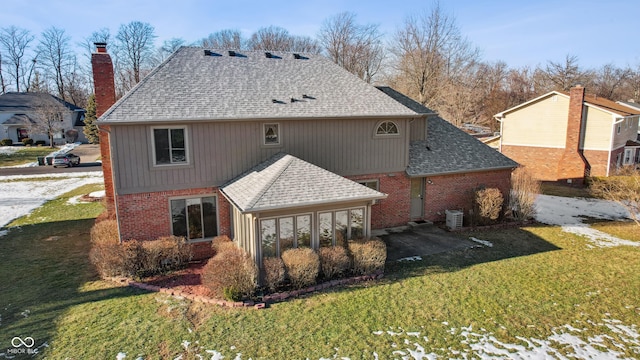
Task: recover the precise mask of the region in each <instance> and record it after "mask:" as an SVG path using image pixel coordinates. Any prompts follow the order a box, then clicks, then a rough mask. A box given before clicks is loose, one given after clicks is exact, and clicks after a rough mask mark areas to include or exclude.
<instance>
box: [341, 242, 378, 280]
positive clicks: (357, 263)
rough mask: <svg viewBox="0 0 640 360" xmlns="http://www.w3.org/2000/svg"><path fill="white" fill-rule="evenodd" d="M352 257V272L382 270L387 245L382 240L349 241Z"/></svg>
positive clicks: (366, 272) (364, 272)
mask: <svg viewBox="0 0 640 360" xmlns="http://www.w3.org/2000/svg"><path fill="white" fill-rule="evenodd" d="M349 250H350V251H351V256H352V257H353V272H354V273H356V274H360V275H364V274H373V273H375V272H377V271H384V263H385V261H387V245H386V244H385V243H384V242H383V241H382V240H377V239H376V240H368V241H364V242H362V241H353V242H350V243H349Z"/></svg>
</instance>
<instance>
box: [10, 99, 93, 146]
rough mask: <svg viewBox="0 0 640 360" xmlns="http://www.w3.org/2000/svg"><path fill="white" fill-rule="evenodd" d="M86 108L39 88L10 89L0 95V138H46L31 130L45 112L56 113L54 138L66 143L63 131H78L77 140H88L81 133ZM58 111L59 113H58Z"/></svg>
mask: <svg viewBox="0 0 640 360" xmlns="http://www.w3.org/2000/svg"><path fill="white" fill-rule="evenodd" d="M84 113H85V110H84V109H82V108H80V107H77V106H75V105H73V104H71V103H68V102H66V101H64V100H62V99H60V98H57V97H55V96H53V95H50V94H47V93H41V92H9V93H6V94H2V95H0V124H1V125H2V126H0V139H11V140H12V141H13V142H14V143H19V142H20V141H22V139H24V138H31V139H33V140H34V141H38V140H42V141H45V142H46V143H48V142H49V136H48V135H47V134H46V133H42V131H37V130H34V129H33V127H34V124H36V123H37V122H38V121H39V119H42V118H43V117H44V116H59V117H60V122H61V123H60V126H59V127H57V128H58V130H59V131H57V133H56V134H54V137H53V138H54V142H57V143H66V142H67V141H66V138H65V137H66V135H65V132H66V131H67V130H70V129H75V130H77V131H78V139H77V141H80V142H85V143H86V142H87V139H86V137H85V136H84V133H83V132H82V130H83V128H84ZM58 114H59V115H58Z"/></svg>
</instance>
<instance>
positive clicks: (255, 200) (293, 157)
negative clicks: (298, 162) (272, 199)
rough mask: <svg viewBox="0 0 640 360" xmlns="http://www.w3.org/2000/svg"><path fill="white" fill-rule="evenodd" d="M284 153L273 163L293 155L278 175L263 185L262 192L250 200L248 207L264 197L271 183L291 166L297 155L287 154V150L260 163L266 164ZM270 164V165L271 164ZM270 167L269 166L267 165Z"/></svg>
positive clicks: (251, 206)
mask: <svg viewBox="0 0 640 360" xmlns="http://www.w3.org/2000/svg"><path fill="white" fill-rule="evenodd" d="M279 155H282V157H281V158H280V159H278V160H276V161H274V162H273V163H272V164H271V165H273V164H275V163H276V162H278V161H280V160H282V159H284V158H285V157H287V156H289V157H291V158H290V159H289V160H288V161H287V164H286V166H283V168H282V169H281V170H280V171H278V174H277V175H276V176H274V177H273V178H272V179H271V180H270V181H269V182H268V183H266V184H265V186H263V187H262V189H260V194H258V196H256V197H255V198H254V199H253V200H252V201H251V202H249V205H248V208H253V206H254V205H255V204H257V203H258V202H259V201H260V200H261V199H262V198H263V197H264V194H266V193H267V189H269V188H270V187H271V185H273V184H274V183H275V182H276V181H277V180H278V179H279V178H280V177H281V176H282V174H283V173H284V172H285V171H286V170H287V169H288V168H289V167H290V166H291V163H292V162H293V160H295V159H297V157H295V156H293V155H290V154H287V153H285V152H278V153H276V154H274V155H273V156H271V157H270V158H269V159H268V160H265V161H263V162H261V163H260V164H264V163H266V162H268V161H269V160H272V159H274V158H275V157H276V156H279ZM271 165H269V166H271ZM267 167H268V166H267Z"/></svg>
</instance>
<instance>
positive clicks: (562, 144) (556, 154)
mask: <svg viewBox="0 0 640 360" xmlns="http://www.w3.org/2000/svg"><path fill="white" fill-rule="evenodd" d="M639 114H640V111H638V110H635V109H633V108H630V107H628V106H624V105H622V104H618V103H616V102H613V101H611V100H608V99H604V98H602V97H597V96H594V95H590V94H586V93H585V89H584V88H583V87H582V86H576V87H574V88H572V89H571V90H570V92H569V93H567V92H563V91H551V92H549V93H547V94H544V95H542V96H539V97H537V98H535V99H533V100H530V101H528V102H525V103H523V104H520V105H518V106H515V107H513V108H511V109H508V110H505V111H503V112H501V113H499V114H496V115H495V116H494V117H495V118H496V119H497V120H498V121H499V122H500V135H501V137H500V145H499V149H500V151H501V152H502V153H503V154H505V155H507V156H508V157H510V158H512V159H514V160H515V161H517V162H518V163H520V164H521V165H523V166H526V167H527V168H528V169H529V170H530V171H531V172H532V173H533V174H534V176H536V177H537V178H538V179H540V180H547V181H567V182H578V183H582V182H583V180H584V177H585V176H588V175H592V176H608V175H609V174H610V173H611V172H612V171H614V170H615V169H616V168H617V167H619V166H623V165H633V164H637V163H638V157H639V154H638V149H639V148H640V143H638V142H637V134H638V118H639Z"/></svg>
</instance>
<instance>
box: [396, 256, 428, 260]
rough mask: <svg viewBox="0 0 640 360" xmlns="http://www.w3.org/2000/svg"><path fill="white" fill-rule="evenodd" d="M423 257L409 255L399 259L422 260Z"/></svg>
mask: <svg viewBox="0 0 640 360" xmlns="http://www.w3.org/2000/svg"><path fill="white" fill-rule="evenodd" d="M421 260H422V257H420V256H409V257H406V258H402V259H398V261H421Z"/></svg>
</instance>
